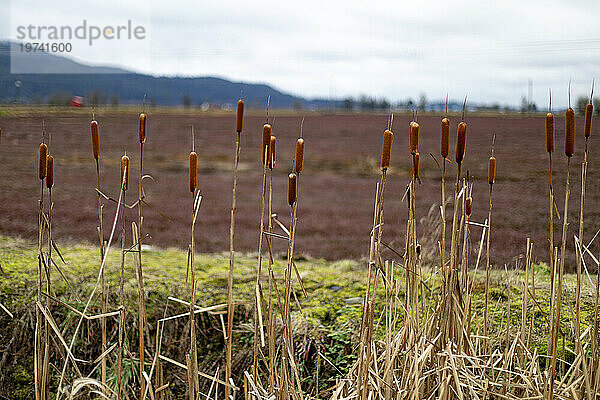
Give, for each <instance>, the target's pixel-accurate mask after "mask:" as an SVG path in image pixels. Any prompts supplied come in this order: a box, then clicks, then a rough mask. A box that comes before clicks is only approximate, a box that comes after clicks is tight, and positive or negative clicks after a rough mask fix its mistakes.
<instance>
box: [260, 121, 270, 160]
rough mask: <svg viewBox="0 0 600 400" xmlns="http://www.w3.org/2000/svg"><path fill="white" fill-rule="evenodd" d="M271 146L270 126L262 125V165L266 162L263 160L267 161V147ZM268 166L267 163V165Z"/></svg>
mask: <svg viewBox="0 0 600 400" xmlns="http://www.w3.org/2000/svg"><path fill="white" fill-rule="evenodd" d="M270 144H271V125H270V124H268V123H267V124H264V125H263V136H262V150H261V151H262V153H263V155H262V160H263V164H264V163H265V162H266V161H265V160H267V159H266V158H265V157H267V158H268V157H269V145H270ZM267 164H268V163H267Z"/></svg>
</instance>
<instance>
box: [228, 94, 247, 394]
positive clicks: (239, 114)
mask: <svg viewBox="0 0 600 400" xmlns="http://www.w3.org/2000/svg"><path fill="white" fill-rule="evenodd" d="M243 127H244V100H243V99H242V96H240V99H239V100H238V102H237V111H236V124H235V130H236V133H237V136H236V140H235V153H234V159H233V195H232V200H231V215H230V224H229V272H228V275H227V340H226V353H225V382H227V383H231V382H230V380H231V351H232V344H233V339H232V335H233V312H234V309H233V269H234V266H235V252H234V243H233V240H234V233H235V212H236V192H237V174H238V164H239V161H240V139H241V134H242V129H243ZM230 391H231V390H230V388H229V386H228V385H225V399H229V393H230Z"/></svg>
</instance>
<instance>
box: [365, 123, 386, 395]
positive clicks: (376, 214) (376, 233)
mask: <svg viewBox="0 0 600 400" xmlns="http://www.w3.org/2000/svg"><path fill="white" fill-rule="evenodd" d="M393 118H394V116H393V115H390V119H389V120H388V126H387V129H386V130H385V131H384V132H383V138H382V149H381V163H380V166H381V175H380V178H379V183H378V184H377V188H376V191H375V201H374V209H373V227H372V229H371V234H370V245H369V264H368V272H367V287H366V290H365V298H364V301H363V307H362V319H361V329H360V339H359V342H360V345H359V349H358V365H357V371H358V380H359V381H358V390H359V393H360V398H361V399H362V398H364V397H365V395H366V390H367V389H366V386H367V378H366V377H367V376H368V372H367V371H368V368H369V363H370V355H371V352H370V349H371V339H370V333H371V332H372V328H373V325H372V319H371V318H370V315H371V304H372V297H371V292H372V291H373V290H372V287H375V283H376V279H375V278H374V277H375V276H376V273H377V265H376V263H377V261H378V260H379V246H380V245H381V235H382V232H383V204H384V192H385V183H386V176H387V171H388V169H389V168H390V158H391V153H392V144H393V140H394V134H393V132H392V125H393Z"/></svg>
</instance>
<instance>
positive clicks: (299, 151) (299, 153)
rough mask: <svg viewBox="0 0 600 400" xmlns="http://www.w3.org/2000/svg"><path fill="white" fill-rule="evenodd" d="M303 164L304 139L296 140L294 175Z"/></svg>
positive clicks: (300, 169)
mask: <svg viewBox="0 0 600 400" xmlns="http://www.w3.org/2000/svg"><path fill="white" fill-rule="evenodd" d="M390 133H391V132H390ZM390 148H391V144H390ZM303 164H304V139H302V138H298V140H296V161H295V162H294V170H295V171H296V173H300V172H302V166H303ZM388 167H389V157H388Z"/></svg>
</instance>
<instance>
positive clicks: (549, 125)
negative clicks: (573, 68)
mask: <svg viewBox="0 0 600 400" xmlns="http://www.w3.org/2000/svg"><path fill="white" fill-rule="evenodd" d="M551 107H552V96H551V95H550V109H549V110H548V113H547V114H546V151H547V152H548V182H549V190H548V193H549V199H550V209H549V211H550V219H549V231H550V234H549V242H550V243H549V256H550V257H549V266H550V315H551V318H552V316H553V315H554V287H555V280H556V277H555V274H554V271H555V266H554V191H553V187H552V153H553V152H554V114H552V109H551ZM552 329H553V328H552V326H550V329H549V338H548V352H547V355H548V357H552V343H553V339H552ZM547 388H548V386H545V388H544V389H545V390H544V392H545V393H546V391H547Z"/></svg>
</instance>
